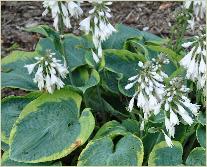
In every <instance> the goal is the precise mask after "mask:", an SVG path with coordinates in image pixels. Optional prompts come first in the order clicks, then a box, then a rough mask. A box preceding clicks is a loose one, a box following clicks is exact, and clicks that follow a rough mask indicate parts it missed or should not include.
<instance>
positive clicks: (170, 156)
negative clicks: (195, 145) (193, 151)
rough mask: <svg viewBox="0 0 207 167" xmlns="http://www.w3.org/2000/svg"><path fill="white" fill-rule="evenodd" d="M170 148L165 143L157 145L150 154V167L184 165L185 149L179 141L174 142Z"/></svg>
mask: <svg viewBox="0 0 207 167" xmlns="http://www.w3.org/2000/svg"><path fill="white" fill-rule="evenodd" d="M173 144H174V146H173V147H172V148H170V147H169V146H168V145H167V144H166V142H165V141H162V142H160V143H158V144H156V145H155V146H154V148H153V150H152V152H151V153H150V156H149V161H148V165H150V166H156V165H157V166H175V165H181V164H182V154H183V148H182V145H181V144H180V143H179V142H178V141H173Z"/></svg>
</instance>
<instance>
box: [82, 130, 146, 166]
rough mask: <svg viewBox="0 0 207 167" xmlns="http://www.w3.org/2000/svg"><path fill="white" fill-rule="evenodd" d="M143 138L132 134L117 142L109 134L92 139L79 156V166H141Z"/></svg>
mask: <svg viewBox="0 0 207 167" xmlns="http://www.w3.org/2000/svg"><path fill="white" fill-rule="evenodd" d="M143 155H144V152H143V145H142V142H141V140H140V139H139V138H138V137H136V136H134V135H131V134H128V135H125V136H124V137H122V138H121V139H120V140H119V141H118V142H117V143H113V141H112V139H111V138H110V137H108V136H106V137H103V138H100V139H97V140H92V141H90V142H89V143H88V144H87V146H86V148H85V149H84V150H83V151H82V153H81V154H80V156H79V158H78V166H97V165H100V166H140V165H142V161H143Z"/></svg>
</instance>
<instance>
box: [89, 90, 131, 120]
mask: <svg viewBox="0 0 207 167" xmlns="http://www.w3.org/2000/svg"><path fill="white" fill-rule="evenodd" d="M85 100H86V102H87V104H88V106H89V107H90V108H92V109H93V111H95V112H100V111H102V112H107V113H109V114H111V115H113V116H116V117H117V118H120V119H123V118H127V117H128V115H126V114H124V113H122V112H121V111H122V110H121V111H118V110H117V109H115V108H114V105H113V106H112V104H111V103H109V102H111V101H109V100H108V99H107V100H105V99H104V98H103V97H99V96H98V93H97V89H93V90H90V91H86V94H85ZM119 106H120V104H119Z"/></svg>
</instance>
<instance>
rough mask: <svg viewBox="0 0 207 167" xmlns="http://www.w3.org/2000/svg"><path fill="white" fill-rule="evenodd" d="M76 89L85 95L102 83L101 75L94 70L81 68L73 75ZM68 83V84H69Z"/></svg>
mask: <svg viewBox="0 0 207 167" xmlns="http://www.w3.org/2000/svg"><path fill="white" fill-rule="evenodd" d="M72 78H73V84H74V86H73V87H74V88H77V89H79V90H80V91H82V92H83V93H85V91H86V90H87V89H88V88H90V87H93V86H95V85H97V84H98V83H99V82H100V76H99V73H98V72H97V71H96V70H94V69H88V68H86V67H79V68H77V69H76V70H75V71H73V73H72ZM67 83H68V82H66V84H67Z"/></svg>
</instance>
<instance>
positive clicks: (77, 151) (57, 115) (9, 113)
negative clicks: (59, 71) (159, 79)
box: [1, 24, 206, 166]
mask: <svg viewBox="0 0 207 167" xmlns="http://www.w3.org/2000/svg"><path fill="white" fill-rule="evenodd" d="M116 29H117V32H114V33H113V34H112V35H111V36H110V37H109V38H108V39H107V40H106V41H104V42H103V57H102V59H101V62H100V63H99V64H96V63H95V61H94V60H93V57H92V53H91V49H94V45H93V43H92V39H91V36H90V35H83V36H75V35H73V34H64V35H61V36H60V34H59V33H58V32H56V31H55V30H53V29H52V28H50V27H49V26H46V25H39V26H37V27H33V28H29V29H26V30H27V31H28V32H33V33H34V32H35V33H39V34H40V35H41V38H40V40H39V42H38V43H37V45H36V48H35V50H34V51H32V52H24V51H13V52H12V53H10V54H9V55H8V56H7V57H5V58H3V59H2V73H1V75H2V88H19V89H20V90H27V91H28V94H27V95H26V96H9V97H6V98H4V99H3V100H2V112H1V116H2V122H1V127H2V128H1V133H2V138H1V143H2V144H1V145H2V150H3V151H4V154H3V157H2V164H1V165H2V166H30V165H31V166H46V165H48V166H53V165H58V166H61V165H62V162H61V161H63V162H65V161H68V163H69V164H72V165H74V164H75V165H79V166H87V165H88V166H92V165H97V166H99V165H103V166H106V165H111V166H116V165H119V166H127V165H128V166H129V165H133V166H141V165H150V166H151V165H152V166H154V165H158V166H162V165H169V166H173V165H182V164H186V165H205V148H206V142H205V139H206V131H205V130H206V129H205V128H206V126H205V124H206V118H205V111H204V110H203V108H204V107H203V106H202V107H203V108H202V107H201V109H200V110H201V112H200V113H199V115H198V117H196V118H195V123H194V124H193V125H192V126H189V125H186V124H185V125H183V122H180V124H179V125H176V129H175V131H176V133H175V138H174V139H175V140H176V141H173V144H174V146H173V147H172V148H170V147H168V145H167V144H166V142H165V141H163V140H164V135H163V133H162V132H161V129H163V125H164V121H165V118H164V116H165V115H164V114H165V113H164V112H165V111H163V110H161V111H160V112H159V114H157V115H152V116H150V118H149V121H148V122H147V121H146V122H145V128H144V130H141V122H142V120H143V117H144V116H143V112H142V110H141V109H140V108H138V109H133V110H132V112H131V113H130V112H128V111H127V109H126V107H127V106H128V104H129V100H130V97H132V96H133V94H134V92H135V89H136V88H132V89H129V90H126V89H125V86H126V85H127V83H129V81H128V78H129V77H132V76H134V75H137V74H138V73H139V72H140V67H139V66H138V62H139V61H141V62H146V61H148V60H151V59H152V58H155V57H157V56H158V54H159V53H161V52H162V53H164V54H166V56H167V57H168V59H169V60H170V64H168V65H165V66H164V72H165V73H167V74H168V75H169V78H167V79H166V80H165V84H166V85H167V84H168V83H169V81H170V80H171V79H172V78H174V77H176V76H181V77H184V76H185V70H184V69H183V68H182V67H180V66H179V61H180V59H181V58H182V55H181V53H180V52H176V51H175V50H172V48H169V47H167V45H166V43H167V42H168V41H167V40H166V39H163V38H160V37H158V36H156V35H154V34H151V33H148V32H143V31H140V30H137V29H134V28H131V27H128V26H125V25H121V24H119V25H117V26H116ZM48 49H50V50H51V52H54V53H56V54H55V57H56V58H57V59H59V60H61V63H62V64H63V63H66V65H67V69H68V70H69V72H70V73H69V74H68V75H67V77H66V78H65V79H64V80H63V82H64V84H65V85H64V88H61V89H60V90H55V92H54V93H53V94H49V93H47V92H46V91H45V90H42V91H41V92H40V91H39V89H38V87H37V84H35V83H34V82H33V78H34V74H35V73H34V72H33V73H32V74H31V75H29V74H28V71H27V69H26V68H25V67H24V66H25V65H28V64H32V63H35V62H36V60H35V59H34V58H35V57H42V56H44V55H45V54H46V51H47V50H48ZM34 71H36V70H34ZM192 92H193V93H194V92H195V91H194V89H193V88H192ZM193 93H192V95H190V96H189V97H190V99H191V100H192V101H194V100H195V96H197V95H194V94H193ZM135 103H136V101H135ZM199 105H200V104H199ZM195 127H197V129H196V128H195ZM192 136H194V137H195V138H193V139H191V137H192ZM196 138H197V140H196ZM188 144H189V145H190V146H189V147H188ZM198 145H200V146H201V147H198V148H195V147H196V146H198ZM182 156H183V159H182ZM186 158H187V160H186V161H185V159H186ZM63 164H64V163H63Z"/></svg>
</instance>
